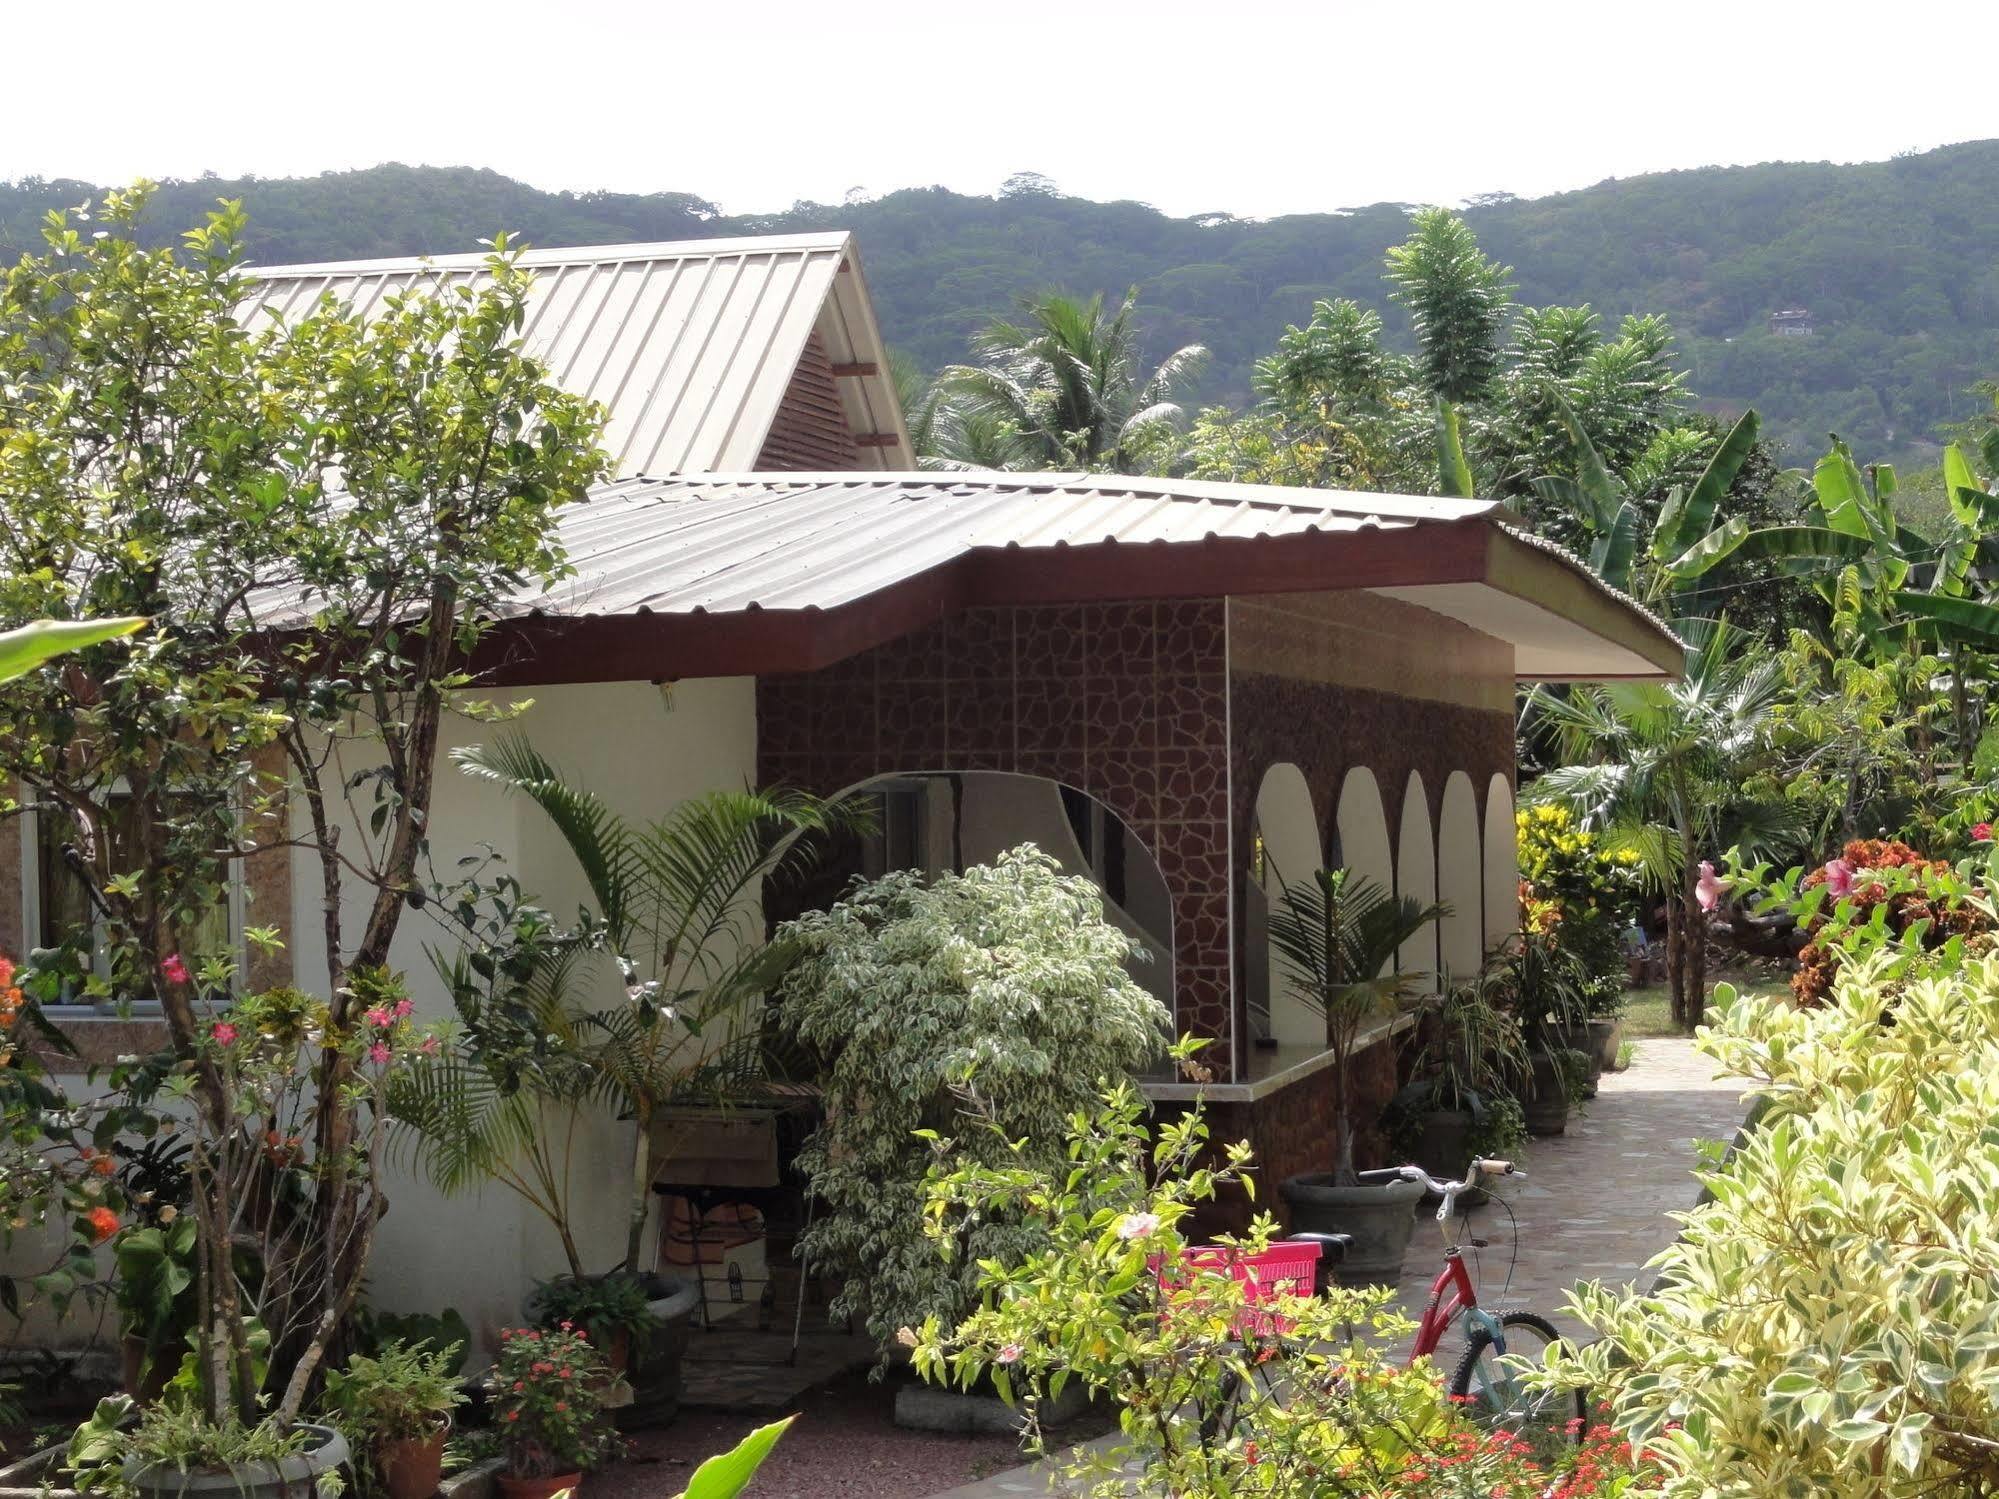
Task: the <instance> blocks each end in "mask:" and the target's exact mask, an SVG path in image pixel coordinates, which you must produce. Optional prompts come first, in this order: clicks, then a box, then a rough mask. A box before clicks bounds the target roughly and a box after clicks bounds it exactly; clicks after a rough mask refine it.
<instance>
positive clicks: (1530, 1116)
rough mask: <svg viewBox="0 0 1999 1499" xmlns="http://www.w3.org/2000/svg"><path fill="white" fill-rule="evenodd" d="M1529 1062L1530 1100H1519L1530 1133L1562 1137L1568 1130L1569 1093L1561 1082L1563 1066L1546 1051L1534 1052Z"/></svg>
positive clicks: (1528, 1084)
mask: <svg viewBox="0 0 1999 1499" xmlns="http://www.w3.org/2000/svg"><path fill="white" fill-rule="evenodd" d="M1528 1061H1529V1062H1530V1063H1531V1067H1530V1070H1529V1073H1528V1083H1527V1096H1526V1097H1524V1098H1522V1099H1521V1100H1520V1112H1521V1113H1522V1114H1524V1115H1525V1116H1526V1119H1527V1133H1528V1134H1530V1135H1559V1134H1561V1133H1562V1132H1563V1131H1564V1130H1566V1129H1567V1128H1568V1127H1569V1090H1568V1089H1567V1087H1566V1086H1564V1084H1563V1081H1562V1068H1561V1064H1560V1063H1559V1062H1557V1061H1556V1060H1555V1056H1554V1053H1553V1052H1547V1051H1537V1052H1535V1053H1534V1054H1533V1055H1532V1056H1530V1057H1529V1058H1528Z"/></svg>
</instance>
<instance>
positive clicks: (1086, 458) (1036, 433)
mask: <svg viewBox="0 0 1999 1499" xmlns="http://www.w3.org/2000/svg"><path fill="white" fill-rule="evenodd" d="M1023 314H1024V315H1023V317H1022V318H1021V320H1020V321H1018V322H1015V321H1011V320H1008V319H1005V318H1000V319H996V320H995V321H994V322H992V323H991V324H990V325H989V326H987V327H986V328H985V330H984V331H982V332H981V333H979V334H978V335H977V336H976V337H975V338H974V339H973V341H972V345H973V349H974V351H975V352H976V353H977V354H978V356H979V362H978V363H976V364H956V365H951V366H950V367H948V368H947V369H945V370H944V371H943V372H942V373H941V374H940V375H939V376H938V386H939V388H940V390H941V391H942V393H943V395H944V396H945V398H946V399H947V400H948V401H949V402H950V403H952V405H953V406H954V407H955V408H956V410H957V412H958V415H957V417H956V420H957V421H958V422H959V423H960V424H961V426H964V427H966V428H967V429H968V430H969V431H970V432H971V433H973V434H978V435H982V436H986V437H990V436H991V435H993V434H994V433H995V432H996V431H1003V432H1004V433H1005V434H1006V435H1007V436H1008V437H1009V438H1010V439H1011V442H1012V444H1013V446H1012V448H1011V449H1010V450H1009V451H1007V452H1006V453H1005V454H1003V456H1007V457H1009V458H1010V459H1011V460H1012V461H1009V462H1007V463H1006V464H1005V465H1004V466H1005V467H1007V468H1016V469H1018V468H1033V469H1072V468H1081V469H1119V470H1132V469H1138V468H1142V467H1144V466H1145V464H1146V462H1147V461H1148V460H1149V459H1150V458H1151V456H1152V455H1153V453H1154V451H1155V448H1154V445H1155V444H1157V443H1161V442H1163V441H1164V440H1165V438H1166V435H1167V434H1168V433H1170V432H1172V431H1174V430H1176V429H1177V428H1178V426H1179V424H1180V422H1181V419H1182V418H1183V417H1184V415H1185V412H1184V410H1183V408H1182V406H1181V405H1180V402H1179V399H1178V398H1179V397H1180V395H1181V394H1182V393H1183V392H1184V390H1185V389H1186V387H1187V386H1188V385H1189V384H1191V383H1192V381H1193V379H1194V377H1195V376H1196V375H1197V374H1198V373H1199V372H1200V369H1201V366H1202V365H1204V364H1205V363H1206V362H1207V358H1208V351H1207V350H1206V349H1205V348H1203V347H1201V346H1200V345H1199V344H1188V345H1187V346H1185V347H1184V348H1180V349H1175V350H1174V351H1173V352H1172V353H1171V354H1169V355H1167V356H1166V358H1165V359H1163V360H1161V361H1160V362H1159V364H1158V365H1157V366H1156V367H1155V368H1154V369H1153V371H1152V372H1151V373H1150V374H1149V375H1144V376H1141V374H1140V359H1139V342H1140V340H1139V330H1138V292H1137V289H1136V288H1133V289H1132V290H1131V291H1128V292H1126V293H1125V297H1124V300H1123V301H1122V302H1121V303H1119V304H1118V307H1117V309H1116V310H1115V311H1109V312H1107V311H1106V310H1105V307H1104V299H1103V296H1102V294H1101V293H1099V294H1098V295H1097V296H1094V297H1091V298H1089V299H1088V300H1087V301H1083V300H1079V299H1077V298H1075V297H1069V296H1063V295H1060V294H1056V293H1050V294H1048V295H1046V296H1041V297H1036V298H1033V299H1031V300H1030V301H1028V302H1027V303H1026V305H1025V307H1024V308H1023Z"/></svg>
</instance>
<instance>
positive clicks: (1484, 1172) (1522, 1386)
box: [1397, 1160, 1589, 1440]
mask: <svg viewBox="0 0 1999 1499" xmlns="http://www.w3.org/2000/svg"><path fill="white" fill-rule="evenodd" d="M1397 1174H1398V1175H1399V1176H1401V1177H1403V1178H1405V1179H1406V1180H1410V1181H1421V1182H1423V1183H1424V1184H1425V1185H1426V1186H1428V1187H1429V1189H1430V1190H1431V1191H1432V1192H1434V1193H1436V1194H1437V1195H1438V1196H1439V1197H1441V1198H1442V1199H1443V1201H1442V1202H1441V1203H1439V1204H1438V1206H1437V1223H1438V1225H1439V1228H1440V1230H1441V1232H1442V1234H1443V1237H1444V1267H1443V1269H1441V1270H1439V1271H1438V1272H1437V1278H1436V1279H1435V1280H1434V1281H1432V1282H1431V1283H1430V1298H1429V1300H1428V1301H1427V1302H1426V1303H1425V1304H1424V1307H1423V1318H1422V1321H1421V1322H1420V1323H1419V1324H1418V1325H1417V1329H1416V1343H1415V1347H1414V1348H1413V1349H1412V1350H1411V1352H1410V1355H1409V1357H1410V1361H1411V1362H1412V1363H1413V1362H1414V1361H1415V1360H1417V1359H1419V1358H1425V1357H1428V1356H1430V1355H1431V1354H1434V1353H1435V1352H1436V1351H1437V1349H1438V1347H1439V1346H1441V1344H1442V1343H1443V1340H1444V1334H1445V1333H1446V1332H1448V1331H1450V1329H1451V1328H1452V1327H1453V1326H1454V1325H1456V1324H1457V1323H1458V1322H1460V1321H1462V1322H1463V1323H1464V1326H1465V1351H1464V1356H1463V1357H1462V1358H1460V1359H1459V1360H1458V1365H1457V1368H1456V1369H1455V1370H1453V1371H1452V1373H1451V1378H1450V1383H1449V1385H1448V1389H1449V1391H1450V1393H1451V1395H1452V1396H1453V1398H1455V1399H1458V1400H1461V1401H1464V1402H1466V1403H1467V1404H1468V1405H1469V1407H1470V1408H1471V1409H1472V1411H1473V1413H1474V1414H1475V1415H1476V1416H1477V1417H1478V1418H1479V1419H1480V1420H1481V1421H1484V1422H1486V1423H1487V1424H1489V1425H1493V1426H1504V1427H1506V1428H1508V1429H1509V1430H1513V1431H1531V1430H1542V1431H1547V1432H1549V1433H1550V1434H1553V1435H1559V1436H1561V1437H1562V1438H1564V1439H1566V1440H1577V1439H1580V1437H1581V1435H1582V1432H1583V1429H1584V1424H1585V1422H1586V1421H1587V1418H1588V1411H1589V1397H1588V1394H1587V1392H1585V1391H1583V1390H1571V1391H1567V1392H1562V1391H1559V1390H1547V1389H1540V1390H1536V1389H1532V1388H1530V1387H1529V1386H1528V1385H1527V1383H1526V1382H1525V1381H1524V1380H1522V1379H1521V1378H1520V1374H1519V1369H1520V1367H1521V1366H1522V1365H1523V1364H1539V1363H1541V1362H1542V1361H1543V1359H1544V1358H1545V1356H1546V1354H1547V1350H1548V1349H1549V1348H1550V1347H1553V1346H1555V1345H1557V1344H1559V1343H1560V1342H1561V1341H1562V1335H1561V1334H1560V1333H1558V1332H1557V1331H1555V1325H1554V1324H1553V1323H1552V1322H1550V1321H1549V1320H1548V1319H1547V1318H1546V1317H1543V1316H1541V1315H1540V1314H1539V1313H1538V1312H1526V1311H1518V1310H1511V1311H1497V1312H1493V1311H1487V1310H1486V1309H1485V1308H1484V1307H1482V1306H1480V1305H1479V1304H1478V1286H1477V1285H1476V1283H1474V1282H1473V1280H1472V1277H1471V1272H1470V1271H1468V1270H1467V1269H1466V1268H1465V1257H1464V1251H1465V1248H1466V1243H1467V1241H1466V1240H1465V1238H1464V1235H1463V1230H1462V1228H1461V1227H1458V1226H1457V1225H1461V1224H1462V1223H1463V1219H1462V1218H1460V1217H1459V1215H1458V1199H1459V1198H1460V1197H1462V1196H1464V1195H1465V1194H1466V1193H1468V1192H1472V1191H1475V1190H1477V1189H1478V1188H1479V1187H1481V1186H1483V1185H1484V1178H1486V1177H1502V1176H1525V1175H1526V1174H1527V1173H1526V1172H1524V1171H1522V1170H1520V1169H1519V1168H1517V1167H1516V1166H1514V1164H1513V1163H1512V1162H1511V1161H1486V1160H1475V1161H1473V1162H1472V1163H1471V1169H1470V1170H1469V1171H1467V1172H1466V1173H1465V1179H1464V1180H1463V1181H1456V1182H1452V1181H1440V1180H1438V1179H1437V1178H1436V1177H1434V1176H1431V1175H1430V1174H1429V1173H1428V1172H1427V1171H1424V1170H1423V1169H1422V1168H1420V1167H1417V1166H1403V1167H1401V1168H1399V1169H1398V1171H1397ZM1469 1246H1470V1247H1471V1248H1473V1249H1484V1248H1485V1247H1486V1246H1487V1241H1486V1240H1484V1239H1480V1238H1472V1239H1471V1240H1469ZM1514 1252H1515V1256H1516V1258H1517V1257H1518V1253H1519V1233H1518V1230H1516V1231H1515V1234H1514ZM1512 1279H1513V1273H1512V1270H1511V1269H1510V1268H1509V1269H1508V1271H1507V1281H1508V1283H1509V1285H1510V1284H1511V1282H1512ZM1502 1294H1504V1293H1503V1292H1502Z"/></svg>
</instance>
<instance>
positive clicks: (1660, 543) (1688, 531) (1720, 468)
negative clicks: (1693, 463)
mask: <svg viewBox="0 0 1999 1499" xmlns="http://www.w3.org/2000/svg"><path fill="white" fill-rule="evenodd" d="M1759 425H1760V423H1759V420H1758V418H1757V415H1756V413H1755V412H1754V411H1745V412H1743V413H1742V416H1741V418H1740V419H1739V420H1738V421H1737V422H1736V424H1735V425H1734V426H1733V427H1731V428H1729V429H1728V435H1727V436H1726V437H1724V438H1722V440H1721V446H1720V447H1718V448H1716V449H1715V450H1714V456H1713V457H1712V458H1710V459H1708V461H1707V467H1706V468H1704V469H1702V470H1701V476H1700V478H1699V480H1698V481H1696V483H1695V484H1694V487H1693V489H1692V490H1691V491H1689V492H1688V493H1687V495H1686V497H1685V499H1684V501H1683V502H1682V503H1681V504H1679V505H1677V506H1675V505H1673V504H1672V503H1671V502H1670V501H1669V502H1668V503H1667V505H1666V507H1665V508H1664V509H1662V510H1661V511H1660V512H1659V524H1658V527H1657V529H1655V530H1654V531H1653V533H1652V555H1653V557H1654V558H1655V559H1657V560H1658V561H1661V562H1663V561H1665V560H1666V559H1667V558H1668V557H1677V556H1682V555H1684V554H1685V552H1686V551H1687V549H1688V548H1689V547H1691V546H1693V545H1695V544H1696V543H1697V542H1698V541H1699V540H1700V539H1701V538H1702V537H1704V536H1705V535H1707V533H1708V531H1709V530H1710V529H1712V528H1713V526H1714V517H1715V512H1716V511H1717V510H1718V509H1719V508H1720V506H1721V502H1722V499H1723V497H1725V496H1726V495H1727V494H1728V491H1729V487H1730V486H1731V485H1732V484H1734V483H1735V476H1736V475H1737V474H1738V473H1740V472H1741V471H1742V465H1743V464H1744V463H1745V462H1747V461H1748V458H1749V455H1750V454H1751V453H1752V452H1754V451H1755V449H1756V438H1757V434H1758V429H1759Z"/></svg>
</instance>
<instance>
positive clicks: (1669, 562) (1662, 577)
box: [1534, 402, 1758, 603]
mask: <svg viewBox="0 0 1999 1499" xmlns="http://www.w3.org/2000/svg"><path fill="white" fill-rule="evenodd" d="M1561 412H1562V421H1563V424H1564V425H1565V426H1566V427H1567V428H1568V429H1569V436H1570V439H1571V440H1572V441H1573V442H1574V444H1575V452H1576V473H1575V477H1574V478H1568V477H1566V476H1559V475H1558V476H1553V477H1549V478H1544V479H1536V480H1535V481H1534V492H1535V494H1536V495H1538V496H1539V497H1540V499H1541V501H1542V502H1543V503H1544V504H1547V505H1551V506H1555V507H1557V508H1560V509H1564V510H1567V511H1568V512H1569V513H1570V514H1572V515H1573V516H1575V517H1576V519H1577V520H1578V521H1579V522H1580V523H1581V525H1582V528H1583V530H1584V532H1585V534H1587V535H1588V537H1589V538H1590V552H1589V564H1590V567H1591V568H1592V569H1593V570H1594V571H1595V572H1596V574H1597V576H1598V577H1600V578H1602V579H1603V580H1604V582H1606V583H1608V584H1609V585H1610V586H1611V587H1613V588H1616V589H1618V590H1620V591H1622V592H1624V593H1629V594H1632V595H1634V596H1637V597H1640V598H1643V599H1644V600H1645V601H1646V602H1648V603H1656V602H1663V601H1666V600H1668V599H1670V598H1671V597H1673V596H1677V595H1684V594H1687V593H1691V592H1692V591H1693V590H1694V589H1695V587H1696V586H1697V580H1698V579H1699V578H1700V577H1701V576H1702V575H1703V574H1704V573H1706V572H1708V571H1709V570H1711V569H1712V568H1713V567H1714V566H1715V564H1716V563H1718V562H1719V561H1720V560H1721V559H1722V558H1724V557H1726V556H1727V555H1728V554H1729V553H1730V552H1731V551H1733V550H1735V549H1736V548H1737V547H1739V546H1740V545H1741V544H1742V540H1743V538H1744V536H1746V535H1747V534H1748V527H1747V525H1746V524H1745V523H1744V522H1743V521H1742V520H1740V519H1731V520H1725V521H1722V522H1721V523H1720V524H1719V525H1717V524H1716V522H1715V515H1716V512H1717V511H1718V510H1719V509H1720V508H1721V502H1722V499H1723V497H1724V496H1726V495H1727V493H1728V491H1729V487H1730V486H1731V485H1732V484H1734V483H1735V476H1736V475H1737V474H1738V473H1740V472H1741V470H1742V465H1743V463H1744V462H1745V461H1746V460H1747V459H1748V457H1749V455H1750V453H1751V452H1752V451H1753V450H1754V449H1755V447H1756V438H1757V432H1758V419H1757V416H1756V413H1755V412H1754V411H1747V412H1744V413H1743V415H1742V417H1741V419H1740V420H1739V421H1737V422H1736V424H1735V425H1734V426H1733V427H1731V428H1730V429H1729V431H1728V435H1727V436H1726V437H1724V438H1723V439H1722V440H1721V445H1720V446H1719V447H1717V448H1716V449H1715V451H1714V456H1713V457H1711V458H1710V459H1708V462H1707V467H1706V468H1705V469H1703V470H1702V471H1701V476H1700V478H1699V479H1697V480H1696V481H1695V482H1694V484H1693V486H1692V487H1691V488H1688V487H1687V486H1685V485H1676V486H1675V487H1674V488H1673V489H1672V490H1671V491H1670V492H1669V493H1668V494H1667V496H1666V502H1665V504H1664V505H1662V506H1661V507H1660V509H1659V518H1658V520H1657V521H1655V522H1654V523H1653V526H1652V532H1651V535H1650V536H1649V537H1646V538H1645V545H1644V559H1645V560H1649V561H1650V563H1651V564H1652V565H1651V566H1650V567H1641V565H1640V563H1641V558H1640V552H1639V529H1640V526H1641V524H1642V514H1641V511H1640V509H1639V506H1638V502H1637V499H1636V497H1635V496H1633V494H1632V493H1631V490H1630V487H1629V486H1628V485H1627V484H1626V483H1625V482H1624V481H1623V480H1622V479H1620V478H1619V477H1618V476H1617V475H1615V474H1613V473H1612V472H1611V471H1610V469H1609V467H1608V465H1606V464H1605V463H1604V461H1603V457H1602V455H1601V454H1600V453H1598V452H1597V449H1596V444H1595V443H1593V442H1591V441H1590V438H1589V434H1588V433H1587V432H1585V431H1584V430H1583V427H1582V423H1581V422H1579V421H1577V420H1576V414H1575V412H1574V411H1572V410H1570V409H1569V407H1568V405H1567V403H1566V402H1564V403H1562V406H1561Z"/></svg>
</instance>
